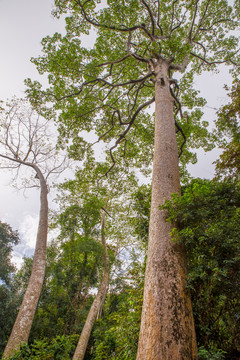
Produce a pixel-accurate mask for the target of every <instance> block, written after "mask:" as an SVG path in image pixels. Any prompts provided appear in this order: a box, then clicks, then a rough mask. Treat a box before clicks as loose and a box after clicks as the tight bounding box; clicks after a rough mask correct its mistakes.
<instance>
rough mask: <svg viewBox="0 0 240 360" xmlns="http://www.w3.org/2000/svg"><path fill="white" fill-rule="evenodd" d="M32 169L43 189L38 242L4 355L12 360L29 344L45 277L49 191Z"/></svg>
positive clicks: (42, 179)
mask: <svg viewBox="0 0 240 360" xmlns="http://www.w3.org/2000/svg"><path fill="white" fill-rule="evenodd" d="M32 167H34V169H35V170H36V172H37V175H38V178H39V180H40V187H41V196H40V215H39V224H38V232H37V241H36V247H35V254H34V258H33V266H32V272H31V276H30V279H29V282H28V286H27V290H26V292H25V295H24V298H23V301H22V304H21V307H20V309H19V312H18V316H17V319H16V321H15V323H14V326H13V329H12V332H11V335H10V337H9V340H8V343H7V346H6V348H5V351H4V354H3V356H4V358H6V359H8V358H10V357H11V356H12V355H13V354H14V353H15V352H16V351H18V350H19V348H20V345H21V344H22V343H27V342H28V337H29V333H30V330H31V326H32V322H33V318H34V315H35V312H36V308H37V304H38V300H39V297H40V294H41V290H42V285H43V281H44V275H45V266H46V249H47V231H48V200H47V194H48V189H47V184H46V181H45V179H44V177H43V175H42V173H41V172H40V171H39V169H38V168H37V167H35V166H32Z"/></svg>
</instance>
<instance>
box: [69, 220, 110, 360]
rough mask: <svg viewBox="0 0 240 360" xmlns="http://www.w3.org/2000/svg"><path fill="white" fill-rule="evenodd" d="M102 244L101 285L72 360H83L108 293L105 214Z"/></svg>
mask: <svg viewBox="0 0 240 360" xmlns="http://www.w3.org/2000/svg"><path fill="white" fill-rule="evenodd" d="M101 231H102V244H103V247H104V269H103V277H102V281H101V284H100V286H99V289H98V293H97V295H96V298H95V299H94V301H93V303H92V306H91V308H90V311H89V313H88V316H87V320H86V322H85V324H84V327H83V330H82V333H81V336H80V339H79V341H78V344H77V347H76V350H75V353H74V355H73V360H83V359H84V356H85V352H86V349H87V345H88V341H89V338H90V335H91V332H92V328H93V325H94V322H95V320H96V317H97V316H98V314H99V313H100V312H101V310H102V307H103V304H104V301H105V298H106V296H107V292H108V285H109V258H108V251H107V244H106V239H105V234H104V231H105V214H102V229H101Z"/></svg>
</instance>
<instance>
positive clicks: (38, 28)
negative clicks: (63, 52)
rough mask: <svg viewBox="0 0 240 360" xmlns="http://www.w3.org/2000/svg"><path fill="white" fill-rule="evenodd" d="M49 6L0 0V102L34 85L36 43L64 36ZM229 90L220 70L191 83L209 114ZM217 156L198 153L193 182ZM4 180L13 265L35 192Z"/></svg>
mask: <svg viewBox="0 0 240 360" xmlns="http://www.w3.org/2000/svg"><path fill="white" fill-rule="evenodd" d="M51 10H52V1H51V0H0V99H2V100H6V99H7V98H11V97H12V96H13V95H16V96H18V97H23V96H24V90H25V86H24V79H25V78H28V77H30V78H32V79H39V76H38V73H37V71H36V70H35V67H34V65H33V64H31V62H30V58H31V57H35V56H38V55H39V54H40V52H41V44H40V42H41V39H42V38H43V37H44V36H46V35H51V34H53V33H54V32H56V31H59V32H61V31H64V22H63V20H62V21H61V20H57V19H54V18H53V17H52V15H51ZM224 83H228V84H230V78H229V76H228V73H227V71H226V70H224V71H222V72H221V74H219V75H211V74H209V73H208V74H206V75H203V76H202V77H201V78H200V79H199V80H198V81H197V83H196V86H197V87H199V88H200V89H201V92H202V95H203V96H205V97H206V98H207V101H208V106H209V107H210V108H218V107H219V106H221V105H222V104H224V103H225V102H226V101H227V97H226V93H225V90H223V84H224ZM210 108H206V114H205V119H206V120H208V121H213V120H214V118H215V111H214V110H212V109H210ZM218 154H219V152H218V151H216V150H215V151H213V152H212V153H211V154H209V153H208V154H204V153H203V152H200V156H199V162H198V164H197V165H195V166H191V172H192V175H193V176H199V177H204V178H211V177H212V176H213V174H214V167H213V166H212V165H211V163H212V161H213V160H214V159H216V157H217V156H218ZM9 179H10V178H9V174H8V173H6V171H3V170H0V199H1V202H0V204H1V205H0V220H2V221H6V222H8V223H9V224H10V225H11V226H12V227H13V228H14V229H18V230H19V231H20V234H21V239H22V243H21V245H20V246H18V247H17V249H16V252H15V261H16V262H19V259H20V258H21V256H22V254H23V253H24V254H25V255H29V254H31V253H32V249H33V248H34V245H35V232H36V226H37V219H38V209H39V193H38V191H37V190H31V191H27V192H26V194H25V196H26V197H24V196H23V193H22V192H19V191H16V190H13V189H12V188H11V186H10V185H9Z"/></svg>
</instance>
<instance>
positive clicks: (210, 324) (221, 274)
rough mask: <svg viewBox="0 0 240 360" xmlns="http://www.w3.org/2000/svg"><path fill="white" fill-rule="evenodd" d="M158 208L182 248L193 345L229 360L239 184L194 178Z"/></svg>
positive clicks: (237, 271)
mask: <svg viewBox="0 0 240 360" xmlns="http://www.w3.org/2000/svg"><path fill="white" fill-rule="evenodd" d="M164 208H165V209H167V210H168V212H169V221H172V222H174V223H175V224H176V228H175V230H174V231H173V234H172V235H173V241H181V242H183V243H184V244H185V246H186V251H187V257H188V285H187V286H188V288H189V289H190V290H191V293H192V300H193V310H194V317H195V325H196V332H197V339H198V343H199V345H202V346H204V348H205V349H206V351H209V352H210V353H211V351H210V350H211V349H213V350H214V349H215V348H216V349H221V350H223V351H225V352H226V353H227V355H226V359H235V356H237V354H239V352H240V343H239V332H238V331H239V316H238V314H239V312H240V308H239V302H238V287H239V286H238V285H239V284H238V282H239V280H238V279H239V275H240V261H239V251H238V250H239V242H240V237H239V233H240V185H239V184H233V183H231V182H229V183H228V182H224V183H219V182H211V181H209V180H200V179H197V180H194V181H192V183H191V184H190V185H189V186H187V187H186V188H184V189H183V195H182V196H181V197H179V196H177V195H173V197H172V201H168V202H166V204H165V205H164ZM202 356H203V355H202ZM209 356H210V355H209ZM216 356H217V355H216ZM219 356H220V355H219Z"/></svg>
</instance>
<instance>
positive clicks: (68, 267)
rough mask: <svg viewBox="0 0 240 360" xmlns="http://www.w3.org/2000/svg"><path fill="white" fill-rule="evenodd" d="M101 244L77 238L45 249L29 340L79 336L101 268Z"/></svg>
mask: <svg viewBox="0 0 240 360" xmlns="http://www.w3.org/2000/svg"><path fill="white" fill-rule="evenodd" d="M102 253H103V249H102V246H101V244H99V243H98V242H96V241H95V240H93V239H90V238H84V237H81V236H76V237H75V239H71V240H69V241H66V242H64V243H63V244H61V245H60V246H59V245H57V244H54V243H53V244H52V245H51V246H50V248H49V249H48V256H47V258H48V262H47V268H46V278H45V283H44V286H43V290H42V294H41V298H40V301H39V306H38V309H37V313H36V315H35V318H34V322H33V325H32V329H31V334H30V340H33V339H41V338H44V337H46V336H47V337H48V338H49V339H53V338H55V337H56V336H57V335H62V334H64V335H70V334H73V333H80V332H81V329H82V327H83V325H84V321H85V319H86V316H87V313H88V310H89V308H90V306H91V302H92V296H90V295H89V291H90V289H92V288H94V287H96V286H97V282H98V280H99V278H98V276H99V271H100V269H101V267H102Z"/></svg>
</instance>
